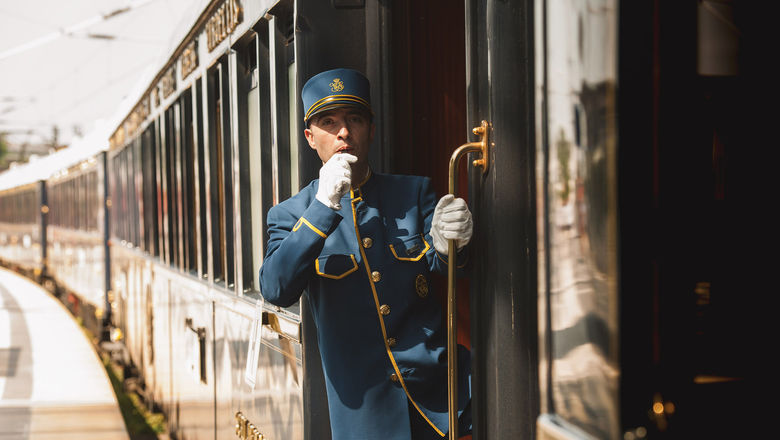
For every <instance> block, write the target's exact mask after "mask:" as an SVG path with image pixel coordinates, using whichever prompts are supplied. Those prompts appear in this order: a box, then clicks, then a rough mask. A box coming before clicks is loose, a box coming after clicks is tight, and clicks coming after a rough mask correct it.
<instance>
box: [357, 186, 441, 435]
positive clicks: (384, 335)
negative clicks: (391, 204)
mask: <svg viewBox="0 0 780 440" xmlns="http://www.w3.org/2000/svg"><path fill="white" fill-rule="evenodd" d="M350 197H351V198H352V221H353V223H354V224H355V235H356V236H357V240H358V243H361V238H360V231H359V230H358V225H357V212H355V204H356V203H357V202H360V201H361V200H363V198H362V197H358V198H355V192H354V190H350ZM358 248H359V249H360V255H361V257H363V265H364V266H365V268H366V275H368V282H369V284H370V285H371V293H373V295H374V304H375V305H376V313H377V316H378V317H379V326H380V327H381V329H382V340H383V343H384V344H385V350H386V351H387V356H388V357H389V358H390V363H391V364H392V365H393V370H395V374H396V375H398V382H399V383H400V384H401V387H402V388H403V389H404V392H405V393H406V397H407V398H408V399H409V401H410V402H412V405H414V408H415V409H416V410H417V412H419V413H420V415H421V416H422V418H423V419H425V421H426V422H428V424H429V425H431V427H432V428H433V429H434V430H435V431H436V433H437V434H439V435H440V436H442V437H444V436H445V435H446V434H444V433H443V432H441V431H440V430H439V428H437V427H436V425H435V424H434V423H433V422H431V420H430V419H428V416H426V415H425V413H423V412H422V410H421V409H420V407H419V406H417V402H415V401H414V399H412V395H411V394H409V390H408V389H407V388H406V382H405V381H404V377H403V375H401V370H400V369H399V368H398V364H397V363H396V362H395V358H394V357H393V352H392V351H391V350H390V347H389V346H388V345H387V329H386V328H385V320H384V318H383V317H382V312H381V311H380V307H381V306H380V305H379V295H378V294H377V293H376V286H375V285H374V281H373V280H372V279H371V267H370V266H369V265H368V259H367V258H366V253H365V251H364V250H363V248H362V247H360V246H358Z"/></svg>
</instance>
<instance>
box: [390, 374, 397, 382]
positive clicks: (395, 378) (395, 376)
mask: <svg viewBox="0 0 780 440" xmlns="http://www.w3.org/2000/svg"><path fill="white" fill-rule="evenodd" d="M390 380H392V381H393V382H398V375H397V374H395V373H393V374H391V375H390Z"/></svg>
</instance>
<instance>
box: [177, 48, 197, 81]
mask: <svg viewBox="0 0 780 440" xmlns="http://www.w3.org/2000/svg"><path fill="white" fill-rule="evenodd" d="M195 41H196V40H193V41H190V44H188V45H187V47H185V48H184V52H182V54H181V79H184V78H187V77H188V76H189V74H190V73H192V72H193V71H194V70H195V68H197V67H198V51H197V50H196V48H197V46H196V44H195Z"/></svg>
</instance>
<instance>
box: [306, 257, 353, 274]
mask: <svg viewBox="0 0 780 440" xmlns="http://www.w3.org/2000/svg"><path fill="white" fill-rule="evenodd" d="M349 258H352V269H350V270H348V271H346V272H344V273H343V274H341V275H330V274H327V273H325V272H321V271H320V259H319V258H317V259H316V260H314V270H316V271H317V275H321V276H323V277H325V278H330V279H332V280H340V279H342V278H344V277H345V276H347V275H349V274H351V273H352V272H354V271H356V270H358V264H357V261H355V255H354V254H349Z"/></svg>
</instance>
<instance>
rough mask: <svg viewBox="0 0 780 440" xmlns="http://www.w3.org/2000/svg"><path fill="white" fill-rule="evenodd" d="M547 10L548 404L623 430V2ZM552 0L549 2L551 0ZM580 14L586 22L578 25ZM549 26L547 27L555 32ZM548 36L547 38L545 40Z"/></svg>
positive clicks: (544, 388) (543, 281)
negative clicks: (619, 229) (619, 147)
mask: <svg viewBox="0 0 780 440" xmlns="http://www.w3.org/2000/svg"><path fill="white" fill-rule="evenodd" d="M601 3H602V6H601V7H599V8H588V7H587V6H584V5H582V6H577V7H569V6H568V5H565V4H564V3H563V2H554V1H549V2H546V6H545V5H540V8H539V10H540V11H545V12H546V13H543V14H539V15H537V20H538V22H537V23H536V26H535V28H536V29H537V41H538V42H540V45H538V46H537V49H538V51H537V53H536V65H537V66H546V72H547V74H546V76H545V75H544V74H543V73H542V72H540V71H537V72H538V74H537V76H536V78H537V79H536V81H537V90H538V91H539V92H537V93H539V94H538V95H537V99H536V102H537V113H536V114H537V122H536V124H537V132H538V133H540V134H541V135H540V136H537V139H538V140H539V141H538V143H537V158H538V162H537V170H538V172H537V176H538V178H539V179H540V181H539V182H538V183H537V188H538V194H537V200H538V206H539V212H540V213H544V214H543V217H540V218H544V220H543V221H540V222H538V225H539V231H538V237H539V240H540V241H539V244H538V248H539V283H538V285H539V307H540V309H539V318H540V335H539V337H540V340H539V346H540V347H544V348H545V350H544V353H543V356H540V364H539V375H540V381H539V382H540V391H541V399H542V400H541V408H542V412H543V413H547V415H548V416H549V417H554V418H557V419H559V420H562V421H565V422H567V423H568V424H570V425H574V426H575V427H576V428H572V429H579V430H583V431H585V432H587V433H588V434H589V435H591V436H594V437H596V438H620V437H621V436H620V433H619V432H618V430H619V426H620V423H619V420H618V419H617V418H618V414H619V406H618V396H617V390H618V389H619V388H618V386H619V383H618V381H619V378H620V377H619V375H618V372H619V371H620V370H619V365H618V353H617V350H618V344H617V328H618V323H617V310H616V308H615V307H611V306H610V305H614V304H616V303H617V300H616V295H617V292H616V289H617V267H616V261H615V257H614V256H615V255H616V252H617V250H616V249H615V246H616V243H615V241H616V234H617V233H616V230H615V224H616V220H615V216H616V213H615V200H614V194H615V188H614V182H615V179H614V178H611V177H610V176H609V173H610V170H614V163H615V158H616V155H615V142H616V136H617V135H616V132H615V125H616V113H615V105H616V101H615V95H616V93H615V87H616V80H617V71H616V68H617V60H616V54H617V41H616V35H617V29H616V27H615V24H616V23H617V17H616V11H617V8H616V4H615V3H616V2H615V1H614V0H606V1H603V2H601ZM542 6H544V7H542ZM571 23H576V24H577V28H578V29H577V32H568V31H567V27H568V26H570V24H571ZM545 31H546V33H547V34H546V35H545ZM544 45H546V47H543V46H544Z"/></svg>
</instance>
